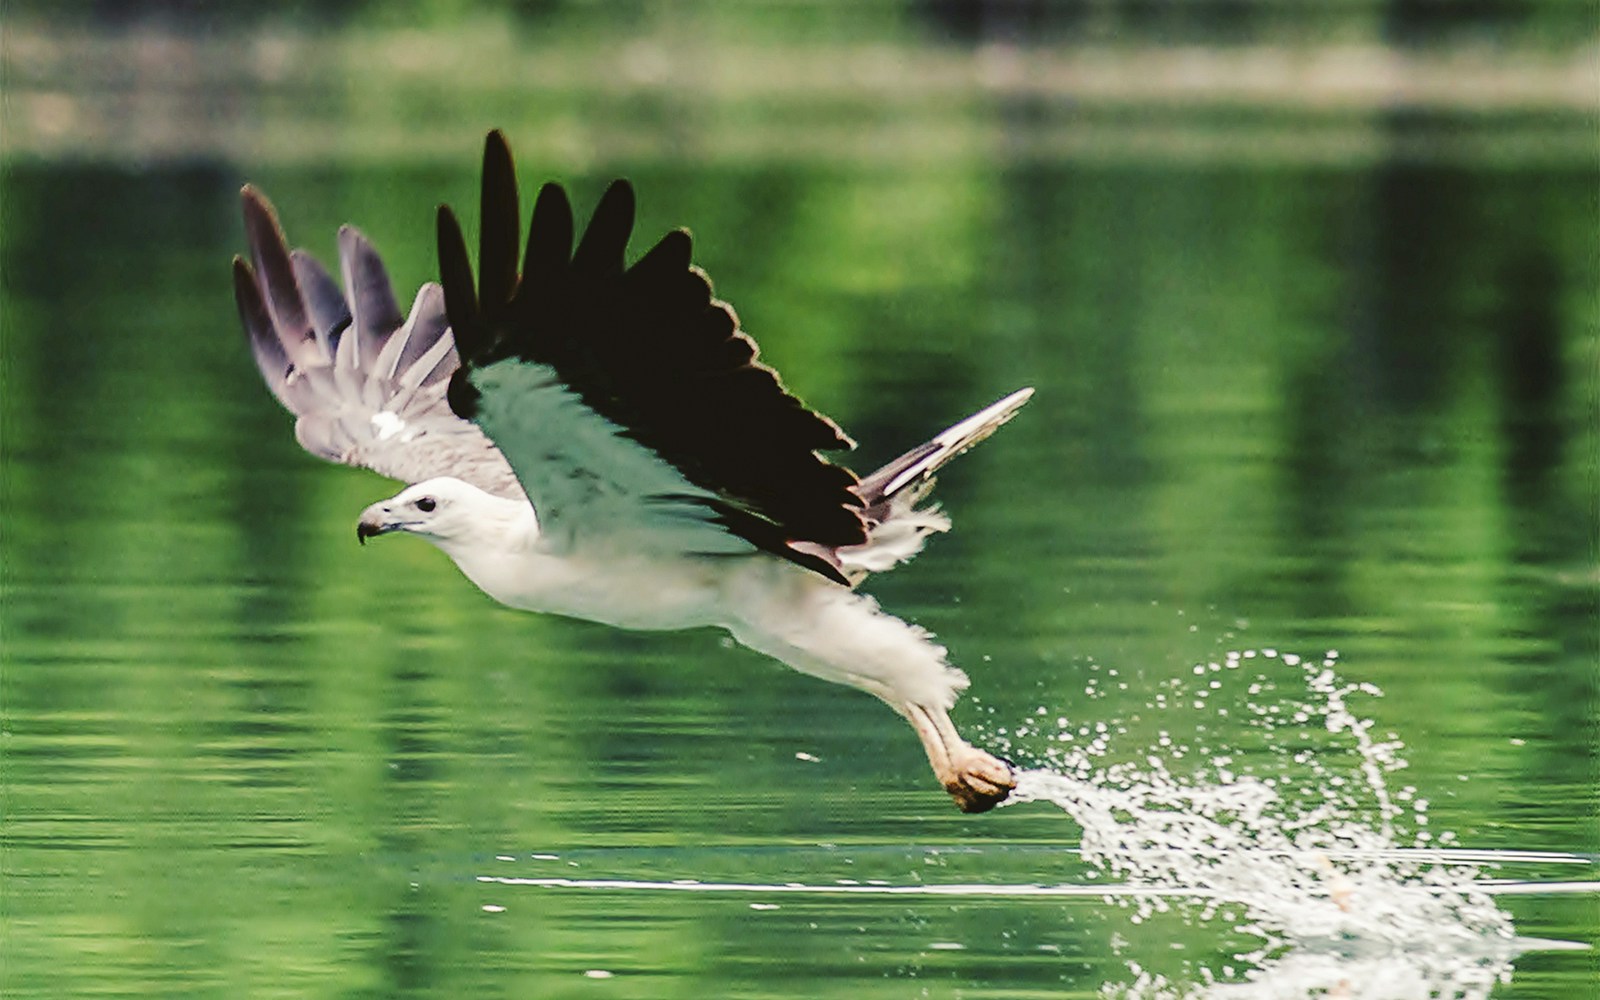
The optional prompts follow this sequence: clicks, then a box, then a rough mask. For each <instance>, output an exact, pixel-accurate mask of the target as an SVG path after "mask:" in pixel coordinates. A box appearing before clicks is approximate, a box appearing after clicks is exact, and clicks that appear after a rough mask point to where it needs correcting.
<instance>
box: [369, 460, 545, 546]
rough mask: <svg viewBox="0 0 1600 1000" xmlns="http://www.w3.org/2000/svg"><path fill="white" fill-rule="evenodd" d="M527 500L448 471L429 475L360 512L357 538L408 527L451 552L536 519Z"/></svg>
mask: <svg viewBox="0 0 1600 1000" xmlns="http://www.w3.org/2000/svg"><path fill="white" fill-rule="evenodd" d="M532 513H533V512H532V510H530V509H528V506H527V504H526V503H524V502H521V501H516V500H508V499H506V498H504V497H497V496H494V495H493V494H490V493H485V492H484V491H483V490H480V489H478V488H477V487H476V486H473V485H472V484H471V483H467V482H463V481H462V480H460V479H454V478H451V477H449V476H444V477H440V478H438V479H426V480H423V481H422V482H420V483H417V484H415V485H413V486H408V487H406V488H405V489H403V490H401V491H400V492H399V493H396V494H395V495H394V496H392V497H390V498H389V499H387V500H380V501H378V502H377V503H375V504H373V505H372V506H371V507H368V508H367V509H366V510H364V511H362V512H361V520H360V521H358V522H357V523H356V538H357V539H358V540H359V541H360V542H361V543H362V544H363V545H364V544H366V541H367V539H368V538H371V537H374V536H376V535H387V534H389V533H390V532H392V531H405V532H409V533H411V534H413V535H417V536H418V537H420V538H426V539H427V540H428V541H430V542H432V543H433V544H435V545H437V546H439V547H440V548H441V549H444V550H445V551H447V552H449V551H450V550H451V549H453V548H456V547H458V546H470V545H473V544H475V543H477V542H479V541H483V540H497V539H498V538H499V537H500V536H502V535H503V534H504V533H505V532H506V531H507V530H508V529H510V528H511V527H513V526H514V525H515V524H516V523H517V522H518V521H519V520H521V519H522V518H523V517H526V518H528V519H529V520H531V519H532Z"/></svg>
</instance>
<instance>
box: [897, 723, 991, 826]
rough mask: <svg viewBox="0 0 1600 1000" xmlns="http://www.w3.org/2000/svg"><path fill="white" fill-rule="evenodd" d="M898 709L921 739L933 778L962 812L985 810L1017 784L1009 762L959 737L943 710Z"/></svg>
mask: <svg viewBox="0 0 1600 1000" xmlns="http://www.w3.org/2000/svg"><path fill="white" fill-rule="evenodd" d="M902 712H903V713H904V714H905V717H906V719H907V721H909V722H910V723H911V728H913V729H915V730H916V731H917V736H918V737H920V738H921V740H922V748H923V749H924V750H926V751H927V753H928V763H930V764H932V765H933V775H934V777H936V778H938V779H939V784H941V785H943V786H944V790H945V791H947V792H949V793H950V797H951V798H952V799H954V800H955V803H956V806H957V808H959V809H960V810H961V811H962V812H968V813H981V812H988V811H989V810H990V809H993V808H994V807H995V806H997V805H999V804H1000V803H1002V802H1004V801H1005V800H1006V797H1007V796H1009V795H1010V794H1011V792H1012V790H1013V789H1015V788H1016V787H1017V776H1016V772H1014V771H1013V770H1012V768H1011V765H1009V764H1007V763H1006V762H1005V761H1003V760H1001V759H1000V758H998V757H996V756H994V755H993V754H990V753H986V752H984V751H982V750H979V749H978V748H977V747H975V746H973V745H972V744H971V743H968V742H967V741H966V740H964V739H962V738H961V734H960V733H958V732H956V727H955V723H953V722H951V721H950V715H949V713H948V712H946V711H945V710H944V709H942V708H930V707H928V706H926V705H917V704H910V705H906V706H904V708H903V709H902Z"/></svg>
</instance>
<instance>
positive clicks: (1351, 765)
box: [994, 649, 1518, 1000]
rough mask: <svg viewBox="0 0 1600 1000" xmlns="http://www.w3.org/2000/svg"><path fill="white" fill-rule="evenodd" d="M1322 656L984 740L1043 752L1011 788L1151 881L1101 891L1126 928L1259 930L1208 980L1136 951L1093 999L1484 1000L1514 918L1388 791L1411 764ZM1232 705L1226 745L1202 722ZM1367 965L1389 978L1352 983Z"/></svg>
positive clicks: (1236, 660)
mask: <svg viewBox="0 0 1600 1000" xmlns="http://www.w3.org/2000/svg"><path fill="white" fill-rule="evenodd" d="M1336 665H1337V656H1336V654H1334V653H1329V654H1327V655H1326V656H1325V657H1322V658H1320V659H1317V660H1303V659H1301V658H1299V657H1296V656H1293V655H1288V654H1284V655H1280V654H1279V653H1278V652H1277V651H1275V650H1270V649H1268V650H1245V651H1240V652H1230V653H1228V654H1227V655H1226V656H1225V657H1222V658H1221V659H1219V660H1217V661H1214V662H1207V663H1201V664H1196V665H1195V666H1194V667H1193V670H1192V672H1191V674H1190V675H1189V677H1183V678H1174V679H1172V680H1169V681H1167V682H1165V683H1164V684H1163V685H1162V687H1161V690H1159V691H1158V692H1157V693H1156V694H1155V695H1154V697H1153V698H1152V700H1151V701H1150V702H1149V703H1147V704H1146V705H1145V711H1144V712H1140V713H1135V714H1132V715H1130V716H1129V717H1128V718H1127V719H1125V720H1119V721H1116V722H1100V723H1096V724H1093V725H1080V726H1076V727H1074V726H1072V725H1071V724H1070V723H1069V722H1068V720H1066V719H1064V718H1059V719H1056V720H1054V721H1055V726H1054V727H1052V726H1050V725H1048V724H1047V723H1046V722H1045V720H1043V719H1036V720H1035V721H1034V723H1032V724H1030V725H1028V726H1024V727H1020V728H1018V729H1017V730H1015V731H1013V732H1005V731H999V732H997V733H995V734H994V736H995V737H996V739H997V740H998V741H999V742H1001V743H1002V744H1005V743H1010V744H1011V745H1010V746H1003V747H1002V749H1005V750H1009V751H1010V752H1012V753H1019V752H1023V753H1028V754H1029V755H1032V756H1042V757H1043V758H1044V760H1043V763H1045V764H1047V765H1048V766H1047V767H1044V768H1040V769H1035V770H1028V771H1025V772H1023V773H1022V775H1021V776H1020V782H1019V785H1018V788H1017V791H1016V793H1015V795H1014V796H1013V799H1012V801H1015V802H1027V801H1046V802H1050V803H1053V804H1055V805H1056V806H1058V807H1060V808H1061V809H1062V810H1064V811H1065V812H1066V813H1067V814H1068V815H1070V816H1071V817H1072V818H1073V819H1074V820H1076V821H1077V823H1078V824H1079V825H1081V826H1082V827H1083V839H1082V852H1083V858H1084V860H1085V861H1087V862H1088V863H1090V864H1091V865H1093V866H1095V868H1096V869H1098V870H1099V871H1100V872H1103V873H1104V874H1105V875H1106V876H1108V877H1110V878H1111V879H1114V880H1116V881H1119V882H1121V883H1123V884H1125V885H1127V886H1129V887H1133V888H1148V889H1152V890H1157V891H1155V892H1152V893H1150V894H1148V895H1144V894H1138V893H1133V894H1121V895H1117V896H1115V897H1112V896H1109V895H1108V897H1107V901H1108V902H1115V903H1116V904H1117V905H1120V906H1123V907H1127V908H1129V909H1131V910H1132V913H1131V915H1130V917H1129V919H1130V920H1131V921H1132V922H1133V923H1134V924H1135V925H1138V924H1143V923H1145V922H1146V921H1149V920H1151V919H1152V918H1153V917H1155V916H1156V915H1157V914H1162V913H1169V912H1174V911H1175V910H1176V911H1180V912H1181V915H1182V916H1183V918H1184V919H1187V920H1190V921H1191V922H1192V921H1202V922H1205V921H1211V920H1214V919H1218V918H1219V917H1220V918H1221V919H1222V920H1225V921H1226V922H1227V924H1228V926H1229V930H1230V932H1242V933H1243V934H1244V935H1246V939H1247V940H1249V941H1250V942H1252V944H1253V947H1250V948H1247V949H1245V950H1243V951H1240V952H1238V953H1236V958H1237V959H1238V961H1239V965H1240V967H1239V968H1238V969H1237V970H1236V969H1234V968H1232V967H1229V968H1227V969H1225V970H1224V971H1223V972H1222V973H1221V974H1218V973H1216V972H1214V971H1213V970H1211V969H1209V968H1207V967H1201V968H1199V969H1198V970H1194V969H1190V970H1186V971H1184V972H1182V973H1179V974H1177V975H1163V974H1161V973H1159V972H1156V971H1153V970H1152V969H1149V968H1146V967H1145V966H1144V965H1141V964H1140V963H1139V962H1135V961H1131V960H1130V961H1128V962H1127V965H1128V967H1129V969H1130V971H1131V972H1132V973H1133V975H1134V980H1133V982H1132V983H1131V984H1124V985H1121V986H1116V987H1108V988H1107V989H1106V991H1105V995H1107V996H1114V997H1145V998H1151V1000H1156V998H1161V1000H1166V998H1177V997H1194V996H1208V997H1232V996H1252V997H1253V996H1297V997H1298V996H1305V997H1311V996H1380V995H1381V996H1395V997H1412V996H1415V997H1430V996H1461V997H1478V996H1487V995H1488V993H1489V991H1490V990H1491V989H1492V988H1493V987H1494V985H1495V984H1497V983H1500V982H1506V981H1509V978H1510V972H1511V961H1510V960H1511V958H1512V957H1513V956H1514V955H1515V954H1516V951H1517V950H1518V947H1517V945H1516V944H1515V941H1516V939H1515V936H1514V932H1513V929H1512V925H1511V920H1510V917H1509V915H1508V914H1506V913H1505V911H1503V910H1501V909H1500V908H1499V907H1498V906H1497V905H1496V904H1495V902H1494V900H1493V899H1492V898H1491V897H1490V895H1489V894H1488V893H1487V892H1486V891H1485V889H1484V887H1483V885H1482V884H1480V883H1481V874H1482V872H1481V868H1480V866H1479V865H1477V864H1473V863H1463V862H1461V861H1460V860H1459V857H1458V856H1457V855H1454V854H1453V853H1452V852H1448V851H1431V850H1426V848H1432V847H1436V846H1440V845H1449V844H1452V843H1453V842H1454V837H1453V836H1451V835H1450V834H1448V833H1445V834H1435V833H1434V832H1433V831H1432V830H1431V829H1430V828H1429V824H1428V816H1427V809H1428V803H1427V801H1426V799H1424V798H1421V797H1419V796H1418V794H1417V790H1416V789H1414V788H1412V787H1410V786H1405V785H1402V786H1400V787H1394V786H1393V785H1392V781H1393V776H1394V774H1395V773H1396V772H1398V771H1401V770H1403V769H1404V768H1405V766H1406V761H1405V759H1404V757H1402V756H1401V751H1402V750H1403V744H1402V743H1401V742H1400V740H1399V739H1398V738H1397V737H1396V736H1395V735H1394V734H1388V735H1387V736H1386V737H1384V738H1381V739H1380V738H1377V737H1376V736H1375V735H1374V732H1373V728H1374V726H1373V722H1372V721H1371V720H1370V719H1364V718H1361V717H1360V716H1359V715H1358V714H1357V713H1356V712H1355V711H1354V710H1353V709H1352V708H1351V705H1350V702H1351V700H1352V699H1353V698H1360V697H1371V698H1376V697H1380V696H1381V692H1380V691H1379V690H1378V689H1377V688H1375V687H1373V686H1372V685H1370V684H1359V683H1351V682H1347V681H1345V680H1343V679H1341V678H1340V677H1339V676H1338V674H1337V672H1336V670H1335V667H1336ZM1109 673H1110V676H1112V677H1114V676H1115V671H1111V672H1109ZM1119 683H1120V682H1119ZM1089 694H1090V695H1091V697H1093V696H1094V695H1095V694H1096V691H1095V686H1094V685H1093V684H1091V686H1090V691H1089ZM1179 708H1182V709H1193V710H1196V711H1195V712H1194V715H1195V719H1194V720H1193V721H1191V722H1190V723H1189V724H1188V725H1189V730H1190V731H1187V732H1181V733H1180V732H1178V731H1177V730H1178V728H1179V727H1178V725H1177V722H1176V721H1175V720H1178V719H1180V718H1181V717H1182V715H1183V714H1184V713H1182V712H1178V711H1175V710H1176V709H1179ZM1041 713H1042V714H1043V715H1044V716H1048V714H1049V713H1046V712H1043V711H1042V710H1041ZM1229 719H1231V720H1234V721H1235V722H1237V721H1238V720H1240V719H1242V720H1243V721H1244V725H1243V726H1242V727H1241V726H1239V725H1237V724H1235V725H1230V726H1229V727H1228V728H1229V739H1228V741H1227V743H1226V744H1224V742H1223V740H1222V739H1221V737H1220V735H1218V734H1216V733H1214V732H1212V730H1211V728H1210V727H1212V726H1214V725H1215V724H1216V723H1217V722H1219V721H1223V720H1229ZM1041 740H1042V741H1043V743H1044V745H1045V746H1046V749H1045V750H1044V752H1043V753H1042V754H1040V753H1039V752H1038V744H1039V742H1040V741H1041ZM1024 741H1025V743H1024ZM1419 848H1422V849H1423V850H1419ZM1400 969H1403V970H1404V973H1405V974H1404V975H1401V974H1400V972H1399V971H1397V970H1400ZM1369 975H1370V976H1373V977H1376V978H1372V979H1370V983H1372V984H1382V985H1383V991H1381V992H1379V991H1377V990H1376V988H1375V987H1373V988H1368V987H1367V986H1365V985H1362V984H1363V983H1368V982H1369V980H1368V979H1367V977H1368V976H1369ZM1186 980H1187V981H1186ZM1407 982H1412V983H1413V984H1414V985H1415V987H1416V988H1415V989H1411V988H1408V987H1406V986H1405V983H1407ZM1263 990H1265V992H1263ZM1352 990H1353V991H1352Z"/></svg>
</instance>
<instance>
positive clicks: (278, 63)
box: [0, 20, 1600, 168]
mask: <svg viewBox="0 0 1600 1000" xmlns="http://www.w3.org/2000/svg"><path fill="white" fill-rule="evenodd" d="M614 41H615V40H614V39H609V38H602V39H596V38H594V37H587V38H584V39H578V40H575V39H574V38H573V37H572V34H571V33H570V32H545V33H540V32H535V31H529V30H526V29H523V28H519V27H517V26H515V25H513V24H511V23H508V22H500V21H495V20H484V21H479V22H473V23H468V24H466V25H464V26H459V27H457V28H454V29H452V30H451V31H448V32H443V33H440V32H429V31H420V30H411V29H402V28H390V29H355V28H348V27H346V28H338V29H333V30H329V31H326V32H312V31H309V30H305V29H291V28H283V27H265V28H257V29H253V30H250V31H248V32H245V31H241V32H239V33H215V32H202V31H196V30H186V29H183V28H178V27H167V26H160V25H141V26H134V27H129V28H127V29H124V30H116V31H112V30H102V29H95V28H85V27H58V26H45V25H42V24H28V23H26V22H25V23H23V24H21V25H17V24H8V25H7V26H6V27H5V28H4V30H3V33H0V59H3V64H4V67H3V69H4V75H3V90H4V93H3V102H4V103H3V111H4V113H3V115H0V122H3V124H0V158H3V159H4V161H6V162H10V163H19V162H27V161H30V160H56V159H72V160H92V161H107V162H122V163H133V164H138V163H170V162H182V161H208V160H215V159H248V160H250V161H251V162H254V163H258V164H260V163H276V164H285V165H293V164H301V163H315V162H325V161H338V162H363V161H367V160H372V161H379V160H381V161H384V162H394V161H396V160H399V161H413V162H419V163H427V162H434V161H449V162H457V161H459V160H460V156H461V150H462V148H463V147H464V146H470V145H472V144H473V143H475V142H476V141H477V139H478V137H479V136H480V135H481V132H482V130H483V128H484V127H485V126H486V125H496V126H500V127H503V128H506V129H509V130H512V131H513V132H515V133H518V134H520V135H523V136H526V137H530V138H527V139H524V141H531V142H537V143H538V144H539V145H540V147H541V148H543V149H546V150H549V151H550V152H551V153H552V154H553V155H556V156H560V157H563V158H564V159H566V160H567V161H570V162H572V163H573V164H574V165H575V166H579V167H581V166H583V165H585V164H587V163H594V162H606V161H613V160H630V161H652V160H672V161H677V162H683V161H689V162H695V161H701V162H722V163H727V162H733V163H737V162H741V161H749V162H767V161H773V160H784V161H795V160H803V161H818V160H821V161H829V160H844V161H849V162H856V163H869V164H870V163H872V162H875V161H883V162H895V163H900V162H906V161H912V162H915V161H926V162H932V163H940V162H947V161H955V162H971V161H973V160H977V161H982V162H989V161H995V162H1005V161H1027V160H1031V159H1032V160H1050V161H1058V160H1079V159H1081V160H1085V161H1089V162H1094V161H1109V162H1118V161H1125V160H1129V159H1140V160H1149V159H1151V158H1152V157H1156V158H1170V159H1173V160H1176V161H1179V162H1200V163H1210V162H1218V163H1245V164H1248V163H1263V164H1279V163H1281V164H1310V165H1315V164H1320V163H1328V164H1350V163H1359V162H1364V161H1376V160H1380V159H1381V160H1394V159H1396V158H1398V159H1400V160H1402V161H1406V160H1414V161H1419V162H1429V163H1441V162H1443V163H1448V162H1471V163H1477V164H1484V163H1488V164H1495V165H1505V166H1509V167H1523V166H1534V167H1590V168H1592V167H1593V166H1594V165H1595V162H1596V154H1597V142H1596V135H1597V129H1596V123H1597V105H1600V48H1597V47H1596V45H1595V44H1593V43H1592V42H1585V43H1583V44H1574V45H1573V46H1572V47H1570V48H1568V49H1565V50H1550V49H1545V48H1535V47H1521V48H1509V49H1508V48H1502V47H1495V46H1492V45H1488V44H1466V43H1461V44H1454V45H1449V46H1434V47H1427V48H1419V49H1412V48H1402V47H1394V46H1388V45H1383V44H1378V43H1346V44H1337V45H1293V44H1250V45H1237V46H1195V45H1156V44H1143V43H1141V44H1129V45H1116V46H1106V45H1094V46H1090V45H1082V46H1079V45H1060V44H1056V45H1036V44H1028V43H1026V42H1024V43H1009V42H997V41H978V42H973V43H971V44H960V43H955V42H940V43H936V44H916V45H913V44H907V43H905V42H903V41H899V42H897V41H892V40H891V41H881V42H877V41H839V40H833V41H826V40H824V41H815V40H806V39H800V40H796V41H792V42H785V41H782V40H774V39H765V40H760V41H758V42H755V43H753V44H745V45H732V44H728V42H727V40H726V39H719V38H717V37H715V36H714V35H711V34H696V33H694V32H689V33H676V32H670V31H660V32H657V33H654V34H652V33H648V32H647V33H645V34H642V35H639V36H637V37H632V38H630V39H628V40H626V41H623V42H620V43H616V44H613V42H614ZM577 42H582V44H578V43H577ZM595 101H599V102H601V103H602V104H604V105H606V106H607V107H608V108H610V109H612V110H614V112H615V113H614V114H610V115H608V116H606V117H607V118H608V121H607V122H606V123H603V124H602V123H599V122H596V121H595V120H594V118H595V116H593V115H591V114H586V113H585V109H592V108H593V106H594V104H593V102H595ZM356 109H359V110H360V111H361V112H362V114H361V115H360V117H359V121H360V123H361V124H360V125H359V126H356V127H352V126H351V125H350V122H351V121H352V116H351V114H350V112H351V111H352V110H356Z"/></svg>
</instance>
